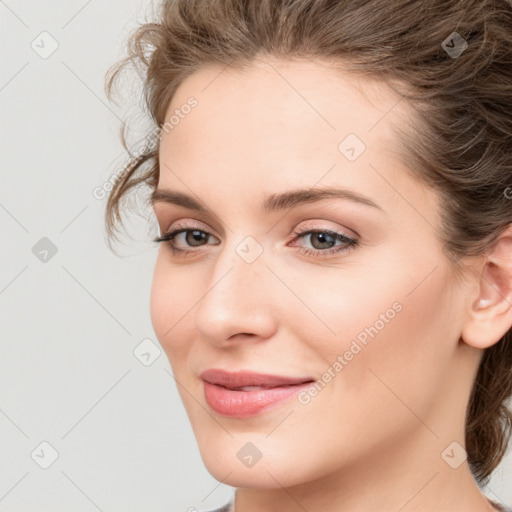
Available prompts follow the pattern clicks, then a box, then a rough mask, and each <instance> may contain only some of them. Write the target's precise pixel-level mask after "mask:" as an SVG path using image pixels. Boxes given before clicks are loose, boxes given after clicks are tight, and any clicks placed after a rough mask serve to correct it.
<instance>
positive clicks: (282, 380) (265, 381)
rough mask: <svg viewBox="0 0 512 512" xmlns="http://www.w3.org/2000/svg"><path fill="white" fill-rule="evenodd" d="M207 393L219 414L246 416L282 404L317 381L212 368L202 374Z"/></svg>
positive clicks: (211, 406)
mask: <svg viewBox="0 0 512 512" xmlns="http://www.w3.org/2000/svg"><path fill="white" fill-rule="evenodd" d="M200 377H201V379H202V380H203V383H204V396H205V400H206V402H207V404H208V405H209V406H210V408H211V409H212V410H213V411H215V412H216V413H218V414H221V415H223V416H229V417H238V418H244V417H248V416H255V415H257V414H259V413H261V412H263V411H267V410H269V409H270V408H274V407H276V406H277V405H282V404H283V403H284V402H285V401H287V400H288V399H290V398H291V397H292V396H294V395H295V394H297V393H299V392H300V391H301V390H302V389H304V388H306V387H308V386H309V385H311V383H312V382H314V381H315V379H313V378H312V377H288V376H280V375H269V374H262V373H254V372H246V371H243V372H227V371H224V370H217V369H211V370H206V371H204V372H202V373H201V375H200Z"/></svg>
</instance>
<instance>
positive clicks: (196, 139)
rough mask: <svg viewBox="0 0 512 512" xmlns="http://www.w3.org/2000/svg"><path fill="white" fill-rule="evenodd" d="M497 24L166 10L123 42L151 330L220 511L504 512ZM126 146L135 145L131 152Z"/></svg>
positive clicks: (218, 4)
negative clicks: (139, 129)
mask: <svg viewBox="0 0 512 512" xmlns="http://www.w3.org/2000/svg"><path fill="white" fill-rule="evenodd" d="M511 42H512V7H511V6H510V5H509V3H508V2H506V1H505V0H484V1H482V0H465V1H458V0H449V1H446V0H429V1H419V0H418V1H411V0H393V1H391V0H387V1H385V0H338V1H333V0H315V1H313V0H258V1H256V0H210V1H204V0H175V1H172V2H163V3H162V4H161V6H160V11H159V14H158V18H157V20H156V21H155V22H154V23H147V24H144V25H142V26H141V27H140V28H138V29H137V31H136V32H134V34H133V35H132V36H131V39H130V43H129V46H128V49H129V55H128V56H127V57H126V59H125V60H124V61H122V62H121V63H119V64H118V65H117V66H115V67H113V68H112V69H111V70H110V76H109V77H108V80H107V93H108V94H109V95H112V91H113V89H114V84H115V82H116V80H117V77H118V76H120V72H121V71H122V70H123V69H125V68H126V67H127V65H128V64H130V63H131V64H134V65H136V66H137V67H138V69H139V71H142V73H143V76H144V92H145V99H146V102H147V106H148V109H149V112H150V114H151V116H152V119H153V121H154V122H155V126H156V130H155V131H153V132H152V134H151V135H150V137H149V139H148V140H149V142H147V143H146V145H145V146H144V148H143V150H142V151H140V152H139V153H138V154H136V155H134V159H133V160H132V161H131V162H130V165H129V166H128V167H127V169H126V172H124V173H122V175H121V176H120V179H119V180H118V181H117V182H116V184H115V186H114V189H113V190H112V192H111V195H110V197H109V201H108V204H107V211H106V228H107V231H108V234H109V237H115V232H116V230H115V227H116V221H121V222H122V219H121V213H122V208H121V199H123V198H124V196H125V195H126V194H127V193H128V192H129V191H130V189H132V188H134V187H136V186H137V185H139V184H141V183H142V184H146V186H147V187H148V188H149V192H150V193H149V194H148V196H147V197H148V205H149V204H151V206H152V207H153V210H154V213H155V216H156V220H157V222H158V225H159V230H160V236H159V237H157V238H156V241H158V242H162V243H161V245H160V250H159V253H158V258H157V261H156V266H155V270H154V278H153V284H152V292H151V319H152V323H153V326H154V329H155V333H156V335H157V337H158V339H159V341H160V343H161V345H162V347H163V349H164V350H165V352H166V354H167V357H168V359H169V362H170V364H171V366H172V370H173V375H174V377H175V379H176V382H177V385H178V389H179V392H180V396H181V398H182V400H183V404H184V406H185V409H186V411H187V414H188V417H189V419H190V422H191V426H192V429H193V431H194V434H195V436H196V439H197V442H198V446H199V449H200V452H201V456H202V458H203V461H204V463H205V466H206V467H207V469H208V471H209V472H210V473H211V474H212V475H213V476H214V477H215V478H216V479H217V480H219V481H222V482H223V483H225V484H227V485H230V486H232V487H233V488H234V489H236V495H234V497H233V499H232V500H231V501H230V502H229V503H228V504H226V506H225V507H224V508H223V509H221V510H236V512H252V511H266V512H269V511H278V510H279V511H299V510H301V511H303V510H307V511H309V512H315V511H319V510H332V511H334V510H340V511H341V510H343V512H355V511H363V510H364V511H368V510H381V511H404V512H409V511H453V512H462V511H464V512H470V511H471V512H483V511H491V510H502V511H503V510H510V509H507V508H506V507H505V505H504V504H503V503H499V502H498V501H497V500H490V499H489V498H487V497H486V496H484V494H483V493H482V492H481V490H480V487H481V486H482V485H483V484H485V483H486V482H487V481H488V479H489V477H490V475H491V473H492V471H493V470H494V469H495V468H496V467H497V465H498V464H499V462H500V461H501V460H502V458H503V455H504V453H505V451H506V449H507V444H508V441H509V439H510V427H511V424H512V413H511V411H510V410H509V409H507V407H506V402H507V400H508V399H509V398H510V395H511V393H512V331H511V328H512V307H511V305H512V157H511V155H512V94H511V93H512V50H511ZM123 141H124V143H125V147H127V146H126V142H125V139H124V136H123Z"/></svg>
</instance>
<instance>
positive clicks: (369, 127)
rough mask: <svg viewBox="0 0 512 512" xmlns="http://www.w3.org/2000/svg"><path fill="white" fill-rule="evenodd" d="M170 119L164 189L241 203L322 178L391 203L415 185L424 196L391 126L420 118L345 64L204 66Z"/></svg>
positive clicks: (185, 86)
mask: <svg viewBox="0 0 512 512" xmlns="http://www.w3.org/2000/svg"><path fill="white" fill-rule="evenodd" d="M191 98H193V99H194V101H195V106H194V107H193V108H189V107H188V105H189V104H191V102H190V100H191ZM171 116H173V122H172V126H171V129H169V130H168V131H166V132H164V133H163V136H162V139H161V144H160V171H161V172H160V181H159V187H160V188H166V189H174V190H178V191H181V192H184V193H189V194H190V192H192V193H193V194H196V195H198V196H199V198H201V199H205V198H206V197H211V196H212V193H214V195H220V194H222V196H223V197H224V198H226V197H228V196H229V197H230V203H231V204H232V207H233V208H239V209H243V208H246V207H247V205H248V202H246V201H253V196H256V195H257V196H258V197H260V196H261V197H264V196H267V195H269V194H271V193H274V192H280V191H284V190H290V189H297V188H305V187H313V186H315V184H318V185H319V186H331V185H332V186H344V187H348V188H351V189H353V190H357V191H359V192H361V193H363V192H364V193H365V195H366V196H370V197H372V196H373V197H376V198H377V197H378V202H380V204H383V205H386V203H387V207H386V209H390V208H391V209H392V208H395V209H397V208H402V209H407V208H408V207H409V208H410V206H407V202H406V203H405V205H403V204H402V205H400V204H397V200H398V201H400V199H399V195H397V187H398V189H399V190H401V193H402V194H403V195H405V197H407V196H408V197H409V198H410V200H412V201H414V200H415V198H414V197H413V196H414V194H417V192H418V191H417V189H418V188H420V193H421V194H423V193H424V192H425V191H424V190H421V189H424V188H425V186H424V185H423V184H419V183H414V182H413V181H412V180H411V179H410V177H409V176H406V173H405V170H406V168H405V167H404V165H403V164H402V163H401V162H400V158H399V155H398V154H397V152H396V147H397V135H396V134H395V133H394V132H393V127H394V126H395V125H397V124H398V125H400V127H401V129H404V127H405V126H407V125H408V123H411V119H412V118H413V115H412V114H411V110H409V107H408V105H407V104H406V102H405V101H402V102H401V101H400V97H398V96H397V95H396V94H395V93H393V92H392V91H391V89H390V88H389V87H387V86H386V84H384V83H380V82H378V81H368V80H366V81H365V80H363V79H362V78H361V77H357V76H355V75H354V74H351V73H348V72H346V71H343V69H341V68H340V66H338V67H337V68H334V67H333V66H332V65H330V64H327V63H325V62H318V61H310V60H298V61H297V60H296V61H279V60H269V61H256V62H255V63H254V64H253V65H251V66H249V67H245V68H243V69H239V68H232V67H226V68H223V67H220V66H212V67H209V68H205V69H201V70H199V71H196V72H195V73H194V74H192V75H191V76H189V77H188V78H187V79H186V80H185V81H184V82H183V83H182V84H181V85H180V86H179V88H178V89H177V91H176V93H175V95H174V97H173V100H172V102H171V104H170V105H169V108H168V110H167V115H166V119H167V120H168V119H170V117H171ZM347 147H348V149H349V150H350V149H351V148H350V147H352V149H354V151H353V152H352V158H348V156H351V155H350V154H348V153H347V152H346V150H347ZM354 153H356V154H355V155H354ZM354 156H355V158H354ZM386 182H387V183H386ZM390 184H392V185H390ZM216 190H218V191H219V193H218V194H215V191H216ZM430 199H432V198H430ZM219 201H220V199H219ZM260 202H261V201H260ZM402 203H403V201H402ZM219 204H220V203H219ZM431 204H432V203H431ZM427 206H428V205H427Z"/></svg>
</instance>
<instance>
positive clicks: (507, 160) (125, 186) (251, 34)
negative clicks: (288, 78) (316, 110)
mask: <svg viewBox="0 0 512 512" xmlns="http://www.w3.org/2000/svg"><path fill="white" fill-rule="evenodd" d="M454 32H456V33H457V34H456V35H454V34H453V33H454ZM454 38H455V39H454ZM456 43H457V44H456ZM466 44H467V47H466V48H465V49H464V47H465V45H466ZM511 45H512V7H511V5H510V4H509V3H508V1H507V0H425V1H421V0H387V1H386V0H338V1H336V0H314V1H313V0H206V1H205V0H173V1H164V2H162V3H161V4H160V6H159V11H158V16H157V20H156V21H154V22H148V23H145V24H142V25H141V26H139V27H138V28H137V29H136V30H135V31H134V32H133V33H132V34H131V35H130V37H129V39H128V45H127V47H128V55H127V56H126V57H125V58H124V59H123V60H121V61H120V62H119V63H117V64H116V65H114V66H112V67H111V68H110V69H109V71H108V74H107V81H106V92H107V95H108V97H109V98H110V99H111V98H112V92H113V90H114V89H115V83H117V79H118V76H119V75H120V72H121V71H123V70H124V69H125V68H127V67H129V65H133V66H134V68H135V69H136V70H137V71H138V72H139V75H141V76H142V77H143V79H144V99H145V102H146V106H147V108H148V110H149V113H150V114H151V117H152V120H153V122H154V123H156V126H157V128H161V127H162V126H163V125H164V117H165V115H166V111H167V108H168V106H169V104H170V101H171V99H172V97H173V95H174V93H175V91H176V89H177V87H178V86H179V85H180V84H181V83H182V82H183V80H184V79H185V78H186V77H188V76H189V75H191V74H192V73H194V71H196V70H199V69H201V68H204V67H205V66H209V65H217V66H219V67H223V66H227V65H231V66H238V67H242V66H247V65H250V64H251V62H252V61H253V59H255V58H256V57H258V56H260V55H263V56H274V57H279V58H283V59H292V58H295V57H297V58H301V57H302V58H312V59H319V60H323V61H326V62H329V63H332V65H333V66H336V63H339V64H343V65H344V66H345V68H346V66H347V65H350V69H351V70H352V71H354V72H355V73H359V74H362V75H365V76H367V77H368V78H373V79H378V80H382V81H384V82H386V83H387V84H389V86H390V87H391V88H392V89H393V90H394V91H396V92H398V93H399V94H400V95H401V96H402V97H403V98H406V99H407V100H406V101H407V102H408V103H409V104H410V105H411V106H413V107H414V108H415V111H416V112H417V116H415V118H414V119H413V124H412V126H413V127H414V128H415V134H416V135H415V136H411V135H410V134H409V136H407V134H406V133H405V132H404V133H403V138H402V140H401V142H402V144H403V146H402V149H403V158H404V160H405V161H406V162H407V163H408V167H409V168H410V169H411V172H413V173H414V174H415V175H416V177H417V178H419V179H421V180H423V182H424V183H426V184H428V185H429V186H431V187H433V188H434V189H436V190H437V191H438V192H439V193H440V197H441V198H442V214H443V225H442V230H443V237H442V238H443V242H444V248H445V249H446V250H447V254H449V255H451V256H453V257H454V260H456V259H457V258H459V257H462V256H464V255H481V254H483V253H484V252H485V251H486V250H488V249H489V248H490V246H491V244H492V243H493V242H494V241H495V240H496V238H497V237H498V236H499V235H500V234H501V233H502V232H503V231H504V230H505V228H506V227H507V226H508V225H510V224H511V223H512V201H511V199H512V50H511ZM450 49H452V50H454V49H455V50H457V49H459V50H460V49H462V50H463V51H462V53H460V52H459V53H460V54H459V55H457V54H454V53H453V51H452V53H450ZM125 128H126V124H124V125H123V128H122V132H121V135H122V141H123V146H124V147H125V148H126V149H127V151H128V153H129V154H130V155H131V152H130V150H129V149H128V147H127V145H126V139H125V135H124V130H125ZM132 156H133V155H132ZM158 177H159V159H158V142H157V144H156V146H146V148H145V149H144V151H143V152H142V153H141V154H140V155H138V156H137V157H136V158H132V159H131V160H130V162H129V164H128V166H127V167H126V168H125V169H124V171H123V173H122V175H121V176H120V177H119V179H118V180H117V181H116V182H115V184H114V187H113V189H112V191H111V194H110V195H109V197H108V201H107V205H106V216H105V226H106V230H107V233H108V236H109V242H110V238H111V237H114V238H117V237H116V235H115V233H116V230H117V228H116V223H117V222H120V223H121V224H123V222H122V219H121V215H120V212H121V202H122V200H124V199H125V196H126V195H127V192H128V191H130V190H131V189H134V188H136V187H137V186H138V185H139V184H145V185H147V186H148V187H149V189H150V190H153V189H154V188H156V186H157V185H158ZM511 395H512V329H511V330H509V331H508V332H507V333H506V334H505V336H503V338H502V339H501V340H500V341H499V342H498V343H496V344H495V345H493V346H492V347H490V348H488V349H486V350H485V352H484V354H483V358H482V360H481V363H480V366H479V369H478V373H477V375H476V379H475V382H474V386H473V388H472V391H471V396H470V400H469V404H468V408H467V413H466V451H467V452H468V463H469V465H470V468H471V471H472V472H473V474H474V476H475V478H476V479H477V481H478V482H479V484H480V485H483V484H486V483H487V482H488V480H489V478H490V474H491V473H492V471H493V470H494V469H495V468H496V467H497V465H498V464H499V463H500V461H501V460H502V458H503V456H504V454H505V452H506V450H507V445H508V441H509V439H510V435H511V429H512V413H511V411H510V410H509V409H508V408H507V401H508V399H509V398H510V397H511Z"/></svg>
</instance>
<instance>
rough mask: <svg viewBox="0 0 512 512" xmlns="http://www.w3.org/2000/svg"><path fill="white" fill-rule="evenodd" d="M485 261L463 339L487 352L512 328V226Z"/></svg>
mask: <svg viewBox="0 0 512 512" xmlns="http://www.w3.org/2000/svg"><path fill="white" fill-rule="evenodd" d="M482 259H483V262H482V263H481V267H480V268H481V271H479V272H478V276H477V277H476V280H477V286H476V290H477V292H476V293H475V297H472V298H471V301H470V303H469V311H468V315H467V318H466V321H465V323H464V325H463V329H462V333H461V337H462V340H463V341H464V342H465V343H467V344H468V345H471V346H472V347H475V348H481V349H484V348H487V347H490V346H491V345H494V344H495V343H497V342H498V341H499V340H500V339H501V338H502V337H503V336H504V335H505V334H506V332H507V331H508V330H509V329H510V328H511V327H512V224H511V225H509V226H508V228H507V229H506V230H505V231H504V232H503V233H502V234H501V235H500V237H499V238H498V239H497V240H496V241H495V243H494V244H493V246H492V247H491V248H490V249H489V251H488V252H487V253H486V254H485V255H483V256H482ZM481 261H482V260H481Z"/></svg>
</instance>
